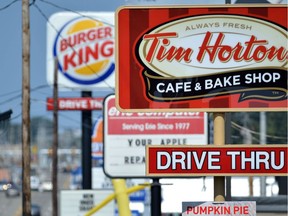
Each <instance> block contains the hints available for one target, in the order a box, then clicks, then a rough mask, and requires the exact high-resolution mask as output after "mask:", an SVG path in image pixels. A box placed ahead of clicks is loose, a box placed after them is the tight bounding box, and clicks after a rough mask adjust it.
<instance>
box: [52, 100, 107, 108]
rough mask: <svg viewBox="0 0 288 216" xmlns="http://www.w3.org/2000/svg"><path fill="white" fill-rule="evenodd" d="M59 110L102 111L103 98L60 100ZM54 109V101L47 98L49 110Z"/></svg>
mask: <svg viewBox="0 0 288 216" xmlns="http://www.w3.org/2000/svg"><path fill="white" fill-rule="evenodd" d="M57 105H58V110H102V109H103V98H58V104H57ZM53 109H54V99H53V98H47V110H53Z"/></svg>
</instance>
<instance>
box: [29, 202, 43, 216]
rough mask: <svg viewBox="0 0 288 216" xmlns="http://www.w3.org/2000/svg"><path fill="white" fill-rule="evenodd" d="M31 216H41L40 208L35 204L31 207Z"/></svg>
mask: <svg viewBox="0 0 288 216" xmlns="http://www.w3.org/2000/svg"><path fill="white" fill-rule="evenodd" d="M31 216H41V208H40V206H39V205H37V204H32V205H31Z"/></svg>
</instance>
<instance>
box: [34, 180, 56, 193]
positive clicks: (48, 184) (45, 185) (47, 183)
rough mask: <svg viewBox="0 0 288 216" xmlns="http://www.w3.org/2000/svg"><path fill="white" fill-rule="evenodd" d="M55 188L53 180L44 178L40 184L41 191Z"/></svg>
mask: <svg viewBox="0 0 288 216" xmlns="http://www.w3.org/2000/svg"><path fill="white" fill-rule="evenodd" d="M52 188H53V185H52V182H51V180H44V181H42V182H41V183H40V185H39V189H38V190H39V191H40V192H43V191H51V190H52Z"/></svg>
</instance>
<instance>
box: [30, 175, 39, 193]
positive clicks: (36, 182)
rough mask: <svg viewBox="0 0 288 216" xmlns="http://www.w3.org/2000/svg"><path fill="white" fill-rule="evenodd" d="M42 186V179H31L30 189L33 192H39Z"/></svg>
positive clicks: (34, 177) (35, 177) (33, 177)
mask: <svg viewBox="0 0 288 216" xmlns="http://www.w3.org/2000/svg"><path fill="white" fill-rule="evenodd" d="M39 186H40V179H39V177H38V176H31V177H30V187H31V190H39Z"/></svg>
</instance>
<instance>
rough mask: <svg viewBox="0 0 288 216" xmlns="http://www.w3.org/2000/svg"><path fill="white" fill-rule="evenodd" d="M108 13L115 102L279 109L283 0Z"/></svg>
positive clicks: (283, 74)
mask: <svg viewBox="0 0 288 216" xmlns="http://www.w3.org/2000/svg"><path fill="white" fill-rule="evenodd" d="M116 18H117V20H116V32H117V37H116V45H117V47H116V49H117V52H116V61H117V64H116V98H117V101H116V104H117V106H118V107H119V109H122V110H127V111H128V110H129V111H131V110H136V111H143V110H145V112H153V110H169V111H172V110H179V109H181V110H183V109H184V110H189V111H191V110H192V111H208V112H219V111H220V112H226V111H229V112H231V111H232V112H237V111H244V110H245V111H265V110H268V111H286V109H287V56H288V52H287V20H288V18H287V7H286V6H285V5H283V6H282V5H245V6H243V5H242V6H239V5H237V6H235V5H230V6H227V5H225V6H222V5H221V6H219V5H218V6H195V7H193V6H175V7H173V6H159V7H123V8H120V9H119V10H118V11H117V15H116ZM139 20H141V25H139Z"/></svg>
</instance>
